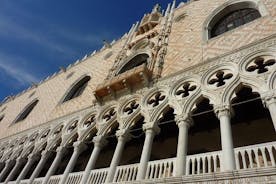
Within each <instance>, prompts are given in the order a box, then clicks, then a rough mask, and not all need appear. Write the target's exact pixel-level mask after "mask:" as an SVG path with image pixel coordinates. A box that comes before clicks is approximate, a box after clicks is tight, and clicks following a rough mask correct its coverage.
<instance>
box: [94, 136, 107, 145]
mask: <svg viewBox="0 0 276 184" xmlns="http://www.w3.org/2000/svg"><path fill="white" fill-rule="evenodd" d="M93 142H94V146H97V147H104V146H105V145H106V144H107V140H106V138H105V136H103V135H97V136H95V137H93Z"/></svg>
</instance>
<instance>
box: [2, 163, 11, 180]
mask: <svg viewBox="0 0 276 184" xmlns="http://www.w3.org/2000/svg"><path fill="white" fill-rule="evenodd" d="M11 166H12V160H7V161H6V164H5V167H4V169H3V170H2V171H1V173H0V181H1V180H3V179H4V178H3V177H5V176H6V174H7V172H8V171H9V170H10V168H11Z"/></svg>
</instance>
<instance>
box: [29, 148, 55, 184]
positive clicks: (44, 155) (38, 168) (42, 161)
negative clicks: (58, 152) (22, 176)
mask: <svg viewBox="0 0 276 184" xmlns="http://www.w3.org/2000/svg"><path fill="white" fill-rule="evenodd" d="M51 154H52V152H51V151H47V150H44V151H43V152H42V153H41V158H40V160H39V162H38V164H37V166H36V168H35V170H34V172H33V173H32V175H31V177H30V179H29V183H28V184H32V183H33V181H34V179H35V178H36V177H37V176H38V175H39V174H40V172H41V170H42V168H43V167H44V164H45V163H46V162H47V160H48V158H49V157H50V155H51Z"/></svg>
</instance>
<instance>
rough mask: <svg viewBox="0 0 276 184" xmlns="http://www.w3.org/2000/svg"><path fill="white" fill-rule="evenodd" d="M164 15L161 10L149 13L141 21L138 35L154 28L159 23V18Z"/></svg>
mask: <svg viewBox="0 0 276 184" xmlns="http://www.w3.org/2000/svg"><path fill="white" fill-rule="evenodd" d="M161 17H162V14H161V13H160V12H153V13H151V14H147V15H145V16H144V18H143V19H142V21H141V25H140V26H139V28H138V31H137V35H140V34H144V33H145V32H147V31H149V30H151V29H153V28H154V27H155V26H156V25H158V24H159V20H160V18H161Z"/></svg>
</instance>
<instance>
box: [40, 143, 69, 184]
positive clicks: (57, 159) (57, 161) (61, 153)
mask: <svg viewBox="0 0 276 184" xmlns="http://www.w3.org/2000/svg"><path fill="white" fill-rule="evenodd" d="M65 151H66V148H65V147H62V146H60V147H58V148H57V154H56V157H55V159H54V161H53V163H52V165H51V167H50V168H49V170H48V172H47V174H46V176H45V177H44V179H43V182H42V184H47V182H48V180H49V179H50V177H51V176H52V175H53V174H54V173H55V171H56V170H57V168H58V166H59V164H60V162H61V159H62V158H63V156H64V153H65Z"/></svg>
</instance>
